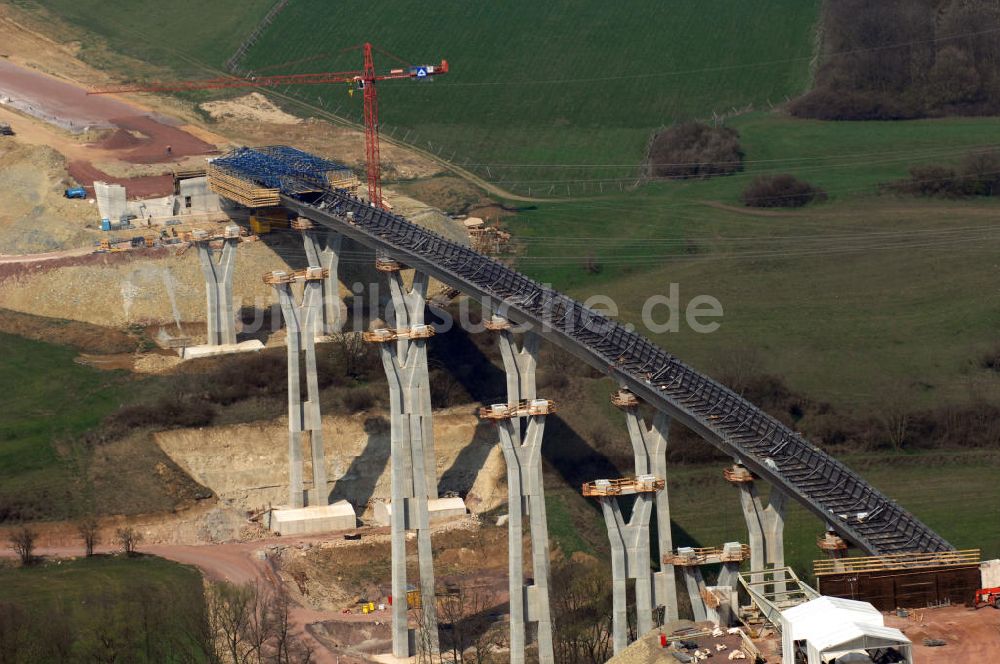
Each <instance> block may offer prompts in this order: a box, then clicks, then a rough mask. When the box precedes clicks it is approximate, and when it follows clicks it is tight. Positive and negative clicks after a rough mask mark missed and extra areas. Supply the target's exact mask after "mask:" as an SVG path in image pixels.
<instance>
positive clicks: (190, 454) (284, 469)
mask: <svg viewBox="0 0 1000 664" xmlns="http://www.w3.org/2000/svg"><path fill="white" fill-rule="evenodd" d="M155 438H156V442H157V444H159V446H160V448H161V449H162V450H163V451H164V452H165V453H166V454H167V456H169V457H170V458H171V459H172V460H173V461H174V462H175V463H176V464H177V465H179V466H180V467H181V468H182V469H184V471H186V472H187V473H188V474H189V475H190V476H191V477H192V478H193V479H194V480H195V481H196V482H198V483H199V484H202V485H204V486H206V487H208V488H210V489H211V490H212V491H213V492H215V494H216V495H218V496H219V498H220V500H221V501H222V502H223V503H225V504H226V505H229V506H231V507H233V508H236V509H241V510H256V509H258V508H261V507H266V506H267V505H275V506H277V505H281V504H284V503H286V502H287V500H288V426H287V421H286V420H285V419H284V418H282V419H280V420H274V421H270V422H254V423H251V424H236V425H227V426H220V427H211V428H204V429H177V430H173V431H163V432H160V433H157V434H155ZM323 442H324V447H325V452H326V463H327V468H326V472H327V477H328V478H330V481H329V495H330V497H331V498H332V499H333V500H347V501H348V502H350V503H351V504H353V505H354V507H355V510H356V511H357V513H358V515H359V516H364V517H370V516H371V505H372V502H373V501H378V500H383V501H384V500H388V499H389V493H390V492H389V488H390V487H389V482H390V478H389V423H388V420H387V419H386V414H385V413H381V412H363V413H358V414H356V415H350V416H344V415H333V416H326V417H324V418H323ZM496 443H497V439H496V432H495V430H494V429H493V427H492V426H483V425H482V424H481V423H480V421H479V419H478V418H477V417H476V416H475V415H474V414H473V413H472V412H471V410H470V409H469V408H468V407H461V408H454V409H448V410H440V411H436V412H435V413H434V450H435V453H436V456H437V476H438V478H439V484H440V491H441V492H442V493H443V492H446V491H455V492H458V493H460V494H461V495H463V496H465V497H466V503H467V505H468V506H469V508H470V509H472V510H473V511H484V510H489V509H492V508H493V507H496V506H497V505H498V504H500V502H501V501H502V500H503V499H505V497H506V480H505V470H504V465H503V461H502V457H501V455H500V451H499V449H498V446H497V444H496ZM305 456H306V468H305V471H304V473H305V476H306V477H309V476H311V469H310V460H309V459H308V455H305Z"/></svg>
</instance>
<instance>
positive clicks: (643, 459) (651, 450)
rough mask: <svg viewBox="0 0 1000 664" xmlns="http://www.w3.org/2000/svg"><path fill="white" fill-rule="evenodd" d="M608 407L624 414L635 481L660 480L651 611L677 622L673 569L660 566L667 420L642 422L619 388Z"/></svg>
mask: <svg viewBox="0 0 1000 664" xmlns="http://www.w3.org/2000/svg"><path fill="white" fill-rule="evenodd" d="M611 403H612V404H614V405H615V406H617V407H618V408H620V409H621V410H622V411H623V412H624V413H625V423H626V425H627V426H628V434H629V439H630V440H631V441H632V452H633V454H634V455H635V474H636V477H639V476H642V475H653V476H654V477H659V478H662V479H663V480H664V483H663V488H662V489H661V490H660V491H658V492H657V493H656V499H655V500H656V541H657V547H658V551H659V555H658V557H659V559H660V571H659V572H656V573H655V574H653V607H654V608H655V607H658V606H662V607H663V609H664V613H663V617H664V620H665V621H672V620H677V618H678V615H677V579H676V577H675V576H674V566H673V565H671V564H669V563H667V562H664V558H663V556H664V554H665V553H668V552H670V551H672V550H673V548H674V543H673V537H672V535H671V532H670V495H669V492H668V491H667V484H666V477H667V441H668V438H667V436H668V433H669V431H670V417H669V416H668V415H667V414H666V413H663V412H661V411H657V412H656V415H655V416H654V417H653V423H652V425H650V426H646V422H645V420H644V419H643V417H642V415H641V414H640V413H639V400H638V399H637V398H636V397H635V395H634V394H632V393H631V392H630V391H629V390H627V389H625V388H622V389H620V390H619V391H618V392H616V393H615V394H613V395H611Z"/></svg>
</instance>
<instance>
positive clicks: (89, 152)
mask: <svg viewBox="0 0 1000 664" xmlns="http://www.w3.org/2000/svg"><path fill="white" fill-rule="evenodd" d="M0 101H3V102H4V106H6V107H7V108H6V109H5V110H7V111H8V113H5V114H4V115H7V116H10V115H11V113H10V112H9V109H16V110H17V111H19V112H20V113H23V114H26V115H29V116H32V117H34V118H37V119H39V120H41V121H43V122H45V123H48V124H50V125H53V126H55V127H58V128H60V129H63V130H66V131H69V132H70V133H80V132H83V131H85V130H87V129H94V128H107V129H114V132H113V133H111V135H110V136H107V137H106V138H104V139H102V140H100V141H98V142H97V143H92V144H87V145H85V144H81V143H78V142H74V141H72V140H57V141H55V142H52V141H51V137H50V136H39V134H50V133H51V132H47V131H41V132H39V131H38V127H37V126H36V127H30V126H29V125H28V123H27V122H26V121H22V122H17V121H14V122H12V124H13V125H14V127H15V130H16V131H18V135H19V136H22V135H23V136H24V138H26V139H27V140H28V141H29V142H41V143H42V144H46V145H51V146H52V147H54V148H55V149H57V150H59V151H60V152H61V153H62V154H63V155H64V156H65V157H66V159H67V161H68V162H69V165H68V170H69V173H70V175H72V176H73V178H74V179H75V180H76V181H77V182H79V183H80V184H81V185H83V186H85V187H91V186H93V183H94V180H101V181H104V182H113V183H117V184H123V185H125V186H126V187H128V189H129V195H130V196H132V197H135V196H139V197H147V196H162V195H166V194H169V193H170V192H171V191H172V188H173V181H172V179H171V178H170V177H169V176H150V177H137V178H117V177H113V176H111V175H108V174H107V173H105V172H103V171H101V170H100V169H98V168H97V167H95V166H94V164H93V162H94V161H95V160H116V161H119V162H122V163H125V164H160V163H164V164H165V163H172V162H177V161H180V160H182V159H184V158H185V157H192V156H198V155H206V154H214V153H217V152H218V149H217V148H216V146H215V145H213V144H212V143H209V142H207V141H205V140H203V139H201V138H199V137H197V136H194V135H193V134H192V133H190V132H188V131H185V129H183V128H182V127H180V126H179V125H180V124H181V123H180V122H179V121H176V120H174V119H172V118H170V117H167V116H165V115H161V114H158V113H150V112H147V111H145V110H143V109H141V108H139V107H137V106H134V105H132V104H129V103H127V102H125V101H122V100H120V99H117V98H113V97H109V96H105V95H88V94H87V90H86V89H85V88H83V87H81V86H79V85H76V84H74V83H71V82H68V81H64V80H61V79H58V78H56V77H54V76H49V75H48V74H44V73H42V72H39V71H36V70H34V69H29V68H27V67H21V66H19V65H16V64H14V63H12V62H7V61H3V60H0ZM5 121H8V122H9V121H10V120H9V119H5ZM168 148H169V150H168Z"/></svg>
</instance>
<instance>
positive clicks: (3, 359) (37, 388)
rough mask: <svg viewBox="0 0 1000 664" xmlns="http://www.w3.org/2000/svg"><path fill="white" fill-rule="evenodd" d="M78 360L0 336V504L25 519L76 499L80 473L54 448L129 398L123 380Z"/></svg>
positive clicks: (68, 352) (67, 352)
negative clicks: (1, 404) (36, 511)
mask: <svg viewBox="0 0 1000 664" xmlns="http://www.w3.org/2000/svg"><path fill="white" fill-rule="evenodd" d="M75 356H76V351H74V350H73V349H71V348H67V347H64V346H55V345H52V344H45V343H40V342H37V341H29V340H26V339H22V338H20V337H15V336H11V335H6V334H0V393H3V394H4V395H5V404H4V408H3V412H2V413H0V504H3V505H6V506H11V508H12V509H15V510H16V509H19V507H18V506H23V507H24V509H26V510H27V512H26V513H24V514H21V516H23V517H25V518H30V517H32V515H33V514H32V510H34V509H35V508H37V507H39V506H48V507H49V508H51V507H52V506H53V505H60V506H66V507H68V506H69V505H70V504H72V503H73V502H74V500H75V499H77V500H78V499H79V498H80V495H79V492H80V490H81V487H80V486H78V485H76V484H75V483H74V478H75V477H77V473H78V469H76V468H74V466H73V464H74V459H73V458H72V455H67V454H65V452H67V450H66V449H62V450H61V451H62V452H63V454H60V450H59V444H60V443H67V442H68V441H70V440H71V439H72V438H73V437H74V436H77V435H79V434H81V433H83V432H85V431H87V430H89V429H91V428H93V427H95V426H96V425H97V424H98V423H99V422H100V421H101V419H102V418H103V417H104V416H105V415H107V414H108V413H110V412H112V411H113V410H115V409H116V408H118V407H119V406H120V405H121V404H122V402H123V401H124V400H125V399H126V398H127V394H128V389H127V385H128V382H129V379H128V377H127V376H126V375H125V374H123V373H119V372H106V371H98V370H97V369H92V368H90V367H85V366H82V365H79V364H76V363H74V362H73V358H74V357H75ZM74 496H75V499H74ZM14 516H16V515H11V514H8V515H3V518H0V520H6V519H9V518H12V517H14Z"/></svg>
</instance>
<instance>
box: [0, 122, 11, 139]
mask: <svg viewBox="0 0 1000 664" xmlns="http://www.w3.org/2000/svg"><path fill="white" fill-rule="evenodd" d="M13 135H14V130H13V129H11V128H10V125H9V124H5V123H0V136H13Z"/></svg>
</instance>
